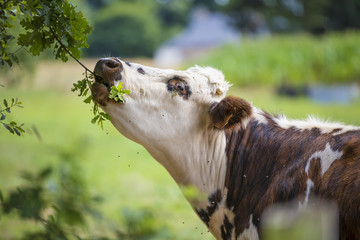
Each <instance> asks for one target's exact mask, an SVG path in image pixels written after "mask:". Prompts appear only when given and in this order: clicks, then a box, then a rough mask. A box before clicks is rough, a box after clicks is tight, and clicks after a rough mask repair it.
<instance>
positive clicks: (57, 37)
mask: <svg viewBox="0 0 360 240" xmlns="http://www.w3.org/2000/svg"><path fill="white" fill-rule="evenodd" d="M50 32H51V33H52V35H53V36H54V38H55V40H56V41H57V42H58V43H59V44H60V46H61V47H62V48H64V49H65V51H66V52H67V53H68V54H69V55H70V56H71V57H72V58H73V59H74V60H75V61H77V62H78V63H79V64H80V65H81V66H82V67H83V68H84V69H85V70H86V71H89V72H90V73H91V74H93V75H94V73H93V72H92V71H91V70H90V69H88V68H87V67H86V66H85V65H84V64H83V63H82V62H80V61H79V60H78V59H77V58H75V57H74V55H72V53H71V52H70V51H69V49H67V47H66V46H65V45H64V44H63V43H62V42H61V40H60V38H59V36H58V35H57V34H56V33H55V31H54V30H53V29H52V28H51V27H50Z"/></svg>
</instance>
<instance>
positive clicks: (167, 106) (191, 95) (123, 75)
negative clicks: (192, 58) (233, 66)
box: [92, 58, 250, 167]
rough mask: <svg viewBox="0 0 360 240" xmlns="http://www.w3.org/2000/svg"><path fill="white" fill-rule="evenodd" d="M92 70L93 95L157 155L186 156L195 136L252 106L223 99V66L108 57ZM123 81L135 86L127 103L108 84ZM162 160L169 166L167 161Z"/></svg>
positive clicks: (123, 129)
mask: <svg viewBox="0 0 360 240" xmlns="http://www.w3.org/2000/svg"><path fill="white" fill-rule="evenodd" d="M94 73H95V75H96V78H95V80H96V82H95V83H94V85H93V87H92V92H93V96H94V100H95V101H96V102H97V103H99V104H100V105H101V107H102V108H103V110H104V111H105V112H106V113H108V114H109V115H110V116H111V121H112V123H113V124H114V126H115V127H116V128H117V129H118V130H119V131H120V132H121V133H122V134H123V135H125V136H126V137H127V138H129V139H131V140H133V141H135V142H137V143H140V144H141V145H143V146H144V147H145V148H147V150H148V151H149V152H150V153H151V154H152V155H153V156H154V157H155V158H157V159H158V160H159V158H162V159H166V158H168V159H169V158H177V159H181V158H184V155H183V153H184V151H189V150H190V149H191V148H193V144H194V140H195V138H196V137H195V136H198V135H204V134H206V132H207V131H208V130H209V129H214V128H224V127H226V126H227V125H228V123H229V124H233V123H234V122H236V121H237V120H236V119H238V118H239V116H245V115H248V114H249V112H248V110H249V109H245V110H244V109H243V108H244V107H245V108H249V107H250V105H249V104H248V103H247V102H245V101H244V102H241V101H240V102H239V99H234V98H231V99H230V98H225V99H224V97H225V94H226V92H227V90H228V88H229V84H228V83H227V82H226V81H225V80H224V76H223V74H222V73H221V72H220V71H218V70H216V69H213V68H210V67H198V66H196V67H192V68H189V69H187V70H185V71H176V70H171V69H157V68H152V67H147V66H142V65H139V64H135V63H128V62H124V61H122V60H120V59H117V58H104V59H100V60H99V61H98V63H97V64H96V67H95V69H94ZM119 82H122V83H123V87H124V88H125V89H128V90H130V91H131V93H130V95H129V96H128V97H126V102H125V103H124V104H122V103H116V102H115V101H113V100H112V99H109V98H108V95H109V87H111V86H113V85H117V84H118V83H119ZM214 131H215V130H214ZM195 141H197V140H195ZM199 141H201V140H199ZM164 149H166V150H164ZM199 151H201V149H199ZM162 163H163V164H164V165H165V167H166V164H167V163H166V162H162ZM175 167H176V166H175Z"/></svg>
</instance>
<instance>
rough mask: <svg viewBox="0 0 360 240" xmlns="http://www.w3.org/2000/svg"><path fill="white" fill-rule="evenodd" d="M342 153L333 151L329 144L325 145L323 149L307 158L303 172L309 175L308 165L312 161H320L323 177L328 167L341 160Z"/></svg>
mask: <svg viewBox="0 0 360 240" xmlns="http://www.w3.org/2000/svg"><path fill="white" fill-rule="evenodd" d="M342 154H343V153H342V151H334V150H332V149H331V146H330V144H329V143H327V144H326V146H325V149H324V150H322V151H317V152H315V153H314V154H313V155H311V157H310V158H309V160H308V162H307V164H306V166H305V172H306V174H309V168H310V163H311V161H312V160H313V159H317V158H319V159H320V163H321V176H323V175H324V173H325V172H326V171H327V170H328V169H329V167H330V166H331V164H332V163H333V162H334V161H335V160H337V159H339V158H341V156H342Z"/></svg>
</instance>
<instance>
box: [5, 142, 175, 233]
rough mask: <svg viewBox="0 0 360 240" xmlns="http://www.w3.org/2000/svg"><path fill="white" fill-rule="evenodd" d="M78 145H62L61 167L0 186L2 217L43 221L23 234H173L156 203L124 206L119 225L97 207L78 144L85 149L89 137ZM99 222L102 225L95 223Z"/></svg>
mask: <svg viewBox="0 0 360 240" xmlns="http://www.w3.org/2000/svg"><path fill="white" fill-rule="evenodd" d="M75 145H76V148H74V149H69V150H64V149H59V151H57V154H58V155H59V157H60V160H61V161H60V163H59V164H58V165H57V166H56V167H45V168H42V169H40V170H39V171H36V172H30V171H26V172H23V173H22V174H21V177H22V179H23V180H24V183H23V184H22V185H21V186H18V187H16V188H14V189H9V190H7V191H6V192H4V195H3V194H2V192H1V190H0V221H2V220H3V219H5V218H6V219H9V218H10V219H11V218H13V217H18V218H19V219H20V221H21V223H22V224H24V225H26V224H32V223H36V224H37V225H39V226H40V228H36V229H34V230H32V231H29V232H28V231H25V232H22V237H21V239H22V240H30V239H31V240H33V239H37V240H53V239H61V240H68V239H79V240H81V239H87V240H92V239H93V240H95V239H103V240H108V239H119V240H120V239H121V240H124V239H129V240H130V239H170V237H169V231H168V229H167V227H166V226H164V225H161V224H160V225H159V224H158V222H157V221H156V218H155V216H154V214H153V213H152V211H153V209H149V208H144V209H138V210H131V209H129V208H124V209H123V211H122V214H121V216H122V224H121V225H120V226H119V227H115V224H114V223H113V222H112V221H110V220H109V219H105V217H104V216H103V215H102V214H101V212H99V210H98V209H97V206H98V204H99V203H100V202H102V197H101V196H96V195H95V196H94V195H92V194H90V193H89V189H88V185H87V183H86V181H85V179H84V178H83V174H82V172H81V169H82V168H81V167H80V165H79V164H78V161H77V159H76V158H77V157H81V156H79V154H80V155H81V152H83V151H79V147H80V149H81V150H84V149H83V148H84V147H86V146H87V145H88V143H87V142H79V143H78V144H75ZM103 223H106V224H105V225H104V224H103ZM99 225H101V229H99V227H94V226H99ZM116 225H118V224H116ZM104 227H105V228H107V230H109V231H106V230H105V229H104ZM94 228H95V229H94ZM14 230H15V231H21V230H17V229H14ZM97 230H100V232H99V233H98V232H97ZM10 231H11V229H10ZM102 235H103V236H102ZM110 235H111V236H112V237H111V238H110V237H109V236H110Z"/></svg>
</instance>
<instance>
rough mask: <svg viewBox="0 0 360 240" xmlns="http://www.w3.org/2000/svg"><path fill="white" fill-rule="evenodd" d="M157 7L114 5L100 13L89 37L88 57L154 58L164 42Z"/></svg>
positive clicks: (128, 4) (133, 3) (123, 3)
mask: <svg viewBox="0 0 360 240" xmlns="http://www.w3.org/2000/svg"><path fill="white" fill-rule="evenodd" d="M155 12H156V11H155V8H154V4H153V3H152V2H151V1H146V2H137V1H135V2H114V3H113V4H110V5H108V6H107V7H105V8H102V9H101V10H100V11H99V12H97V16H98V17H97V18H95V19H94V22H95V23H94V31H93V32H92V34H91V35H90V37H89V45H90V48H89V49H87V50H86V53H87V54H88V55H89V56H104V54H110V55H113V56H122V57H124V56H125V57H132V56H151V55H152V53H153V50H154V49H155V48H156V46H157V45H158V44H159V43H160V41H161V36H162V32H161V26H160V21H159V19H158V18H156V17H155Z"/></svg>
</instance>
